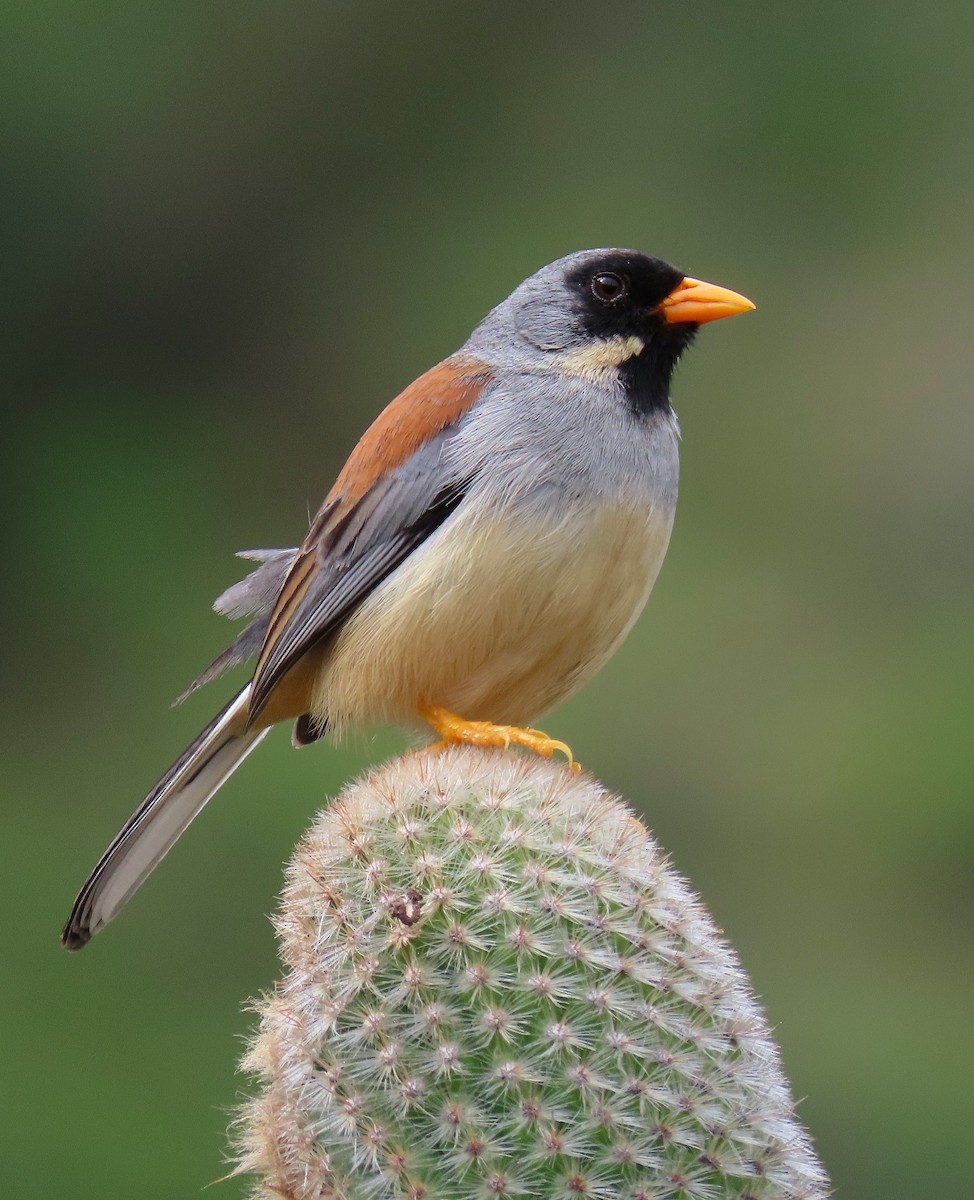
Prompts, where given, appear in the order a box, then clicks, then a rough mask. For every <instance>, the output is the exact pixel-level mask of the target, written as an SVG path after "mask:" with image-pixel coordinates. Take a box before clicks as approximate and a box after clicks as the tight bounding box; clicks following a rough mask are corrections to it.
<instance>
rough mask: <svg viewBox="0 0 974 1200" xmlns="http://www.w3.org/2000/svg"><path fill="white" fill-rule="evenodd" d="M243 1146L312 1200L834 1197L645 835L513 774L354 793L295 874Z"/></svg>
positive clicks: (415, 772) (316, 830) (258, 1190)
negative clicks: (279, 978) (281, 974)
mask: <svg viewBox="0 0 974 1200" xmlns="http://www.w3.org/2000/svg"><path fill="white" fill-rule="evenodd" d="M276 923H277V928H278V931H279V935H280V938H281V944H282V953H283V957H284V960H285V964H286V967H287V974H286V977H285V979H284V980H283V982H282V983H281V984H280V985H279V986H278V988H277V990H276V991H275V992H274V993H273V994H272V995H270V996H269V997H267V998H265V1000H264V1001H263V1002H262V1004H261V1009H260V1011H261V1019H260V1028H259V1031H258V1033H257V1034H256V1036H255V1038H254V1040H253V1043H252V1045H251V1047H250V1049H249V1052H248V1054H247V1056H246V1059H245V1061H244V1064H243V1065H244V1068H245V1069H246V1070H247V1071H249V1072H252V1073H254V1074H256V1075H257V1076H258V1077H259V1080H260V1082H261V1090H260V1092H259V1094H258V1095H257V1096H256V1097H255V1098H254V1099H252V1100H251V1101H250V1102H249V1103H248V1104H247V1106H246V1108H245V1109H244V1110H243V1111H242V1113H241V1116H240V1119H239V1123H238V1130H237V1141H238V1149H239V1158H238V1171H241V1172H247V1173H251V1174H253V1175H254V1176H255V1177H256V1182H255V1191H254V1195H255V1196H259V1197H265V1198H267V1200H270V1198H271V1197H275V1198H277V1200H280V1198H281V1197H289V1198H293V1200H312V1198H318V1197H329V1198H333V1200H344V1198H346V1197H347V1198H349V1200H359V1198H361V1200H448V1198H449V1200H466V1198H467V1197H470V1198H473V1197H479V1198H485V1200H486V1198H493V1197H496V1198H498V1200H501V1198H503V1197H541V1198H545V1200H547V1198H548V1197H551V1198H552V1200H554V1198H556V1197H558V1198H564V1200H718V1198H722V1197H734V1198H736V1200H820V1198H822V1197H825V1196H826V1195H827V1194H828V1191H827V1184H826V1180H825V1176H824V1174H823V1172H822V1169H821V1167H820V1166H819V1164H818V1162H817V1160H816V1158H815V1156H814V1154H813V1152H812V1150H811V1147H810V1145H809V1142H808V1139H807V1137H806V1136H805V1134H804V1133H803V1131H802V1129H801V1128H800V1126H799V1125H798V1124H797V1122H796V1120H795V1118H794V1114H793V1106H792V1101H791V1098H790V1095H789V1090H788V1086H787V1083H786V1082H785V1079H784V1077H783V1076H782V1074H781V1070H780V1067H779V1064H778V1056H777V1052H776V1050H775V1048H774V1046H773V1044H772V1042H771V1040H770V1038H769V1035H768V1031H767V1028H766V1025H765V1022H764V1020H763V1017H762V1015H761V1012H760V1010H759V1008H758V1006H757V1005H756V1003H755V1001H754V999H753V998H752V996H751V994H750V992H749V990H748V987H747V983H746V980H745V978H744V976H743V974H742V972H741V970H740V968H739V966H738V964H737V962H736V959H735V957H734V955H733V953H732V952H731V951H730V950H729V949H728V947H727V946H726V945H725V944H724V943H723V942H722V941H721V939H720V937H719V935H718V933H717V931H716V929H715V928H714V925H713V923H712V922H711V920H710V919H709V917H708V916H707V915H706V913H705V912H704V910H703V908H702V907H701V905H700V902H699V901H698V900H697V899H696V898H695V897H694V895H693V894H692V893H691V892H690V891H689V889H688V888H687V886H686V884H685V883H684V882H683V881H682V880H681V879H680V878H679V876H678V875H677V874H676V873H675V872H674V871H673V870H672V869H671V868H670V867H669V866H668V865H667V864H666V863H665V861H664V860H663V858H662V856H661V854H660V852H659V850H658V849H657V847H656V846H655V844H654V843H653V841H652V840H651V838H650V837H649V835H648V834H647V832H646V830H645V829H644V828H643V827H642V826H641V825H640V824H639V823H638V822H637V821H636V820H635V818H634V817H633V816H632V814H631V813H630V812H629V810H628V809H627V808H626V807H625V806H624V805H623V804H622V803H621V802H620V801H619V800H618V799H616V798H614V797H612V796H610V795H608V794H607V793H606V792H605V791H604V790H603V789H602V788H601V787H600V786H599V785H598V784H597V783H596V782H594V781H592V780H590V779H586V778H584V777H576V776H573V775H571V774H570V772H569V771H568V770H566V769H565V768H564V767H563V766H560V765H557V764H554V763H550V762H543V761H541V760H539V759H534V758H526V757H517V758H515V757H513V756H509V755H505V754H502V753H497V752H481V751H477V750H470V749H453V750H449V751H447V752H445V753H443V754H441V755H439V756H430V755H427V754H420V755H414V756H411V757H408V758H405V759H401V760H399V761H398V762H394V763H392V764H389V765H387V766H385V767H383V768H380V769H378V770H376V771H374V772H372V773H371V774H370V775H369V776H367V777H366V778H365V779H364V780H362V781H360V782H358V783H355V784H352V785H351V786H350V787H348V788H347V789H346V790H345V792H344V793H343V795H342V796H341V797H340V798H339V800H338V801H336V802H335V803H334V804H333V805H332V806H331V807H330V808H328V809H327V810H325V811H324V812H323V813H322V814H320V815H319V817H318V819H317V821H316V822H315V825H314V827H313V828H312V829H311V831H310V832H309V833H308V834H307V836H306V837H305V839H304V841H303V843H302V844H301V845H300V846H299V848H298V850H297V852H296V854H295V856H294V859H293V861H292V862H291V864H290V867H289V869H288V878H287V885H286V888H285V891H284V895H283V900H282V903H281V907H280V912H279V915H278V917H277V922H276Z"/></svg>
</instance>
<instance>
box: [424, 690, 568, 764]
mask: <svg viewBox="0 0 974 1200" xmlns="http://www.w3.org/2000/svg"><path fill="white" fill-rule="evenodd" d="M416 711H417V712H418V713H419V715H420V716H421V717H422V718H423V720H424V721H426V722H428V723H429V724H430V725H432V726H433V728H434V729H435V730H436V732H437V733H438V734H439V735H440V737H441V738H442V739H443V744H444V745H448V744H449V743H450V742H463V743H465V744H466V745H468V746H503V747H504V749H505V750H507V749H509V748H510V747H511V746H524V748H525V749H526V750H533V751H534V752H535V754H540V755H541V757H542V758H551V756H552V754H554V752H555V751H556V750H560V751H561V753H562V754H564V756H565V757H566V758H567V759H568V766H569V767H570V768H571V770H573V771H575V772H578V771H580V770H581V767H580V766H579V764H578V763H577V762H576V761H575V759H574V757H573V755H572V752H571V750H570V749H569V747H568V746H567V745H566V744H565V743H564V742H556V741H555V740H554V739H553V738H550V737H548V735H547V734H546V733H542V732H541V730H540V729H521V728H520V727H519V726H517V725H492V724H491V723H490V721H465V720H464V719H463V717H458V716H457V715H456V713H451V712H449V711H448V710H447V709H445V708H440V706H439V705H438V704H427V703H426V702H425V701H422V702H421V703H420V704H418V705H417V708H416Z"/></svg>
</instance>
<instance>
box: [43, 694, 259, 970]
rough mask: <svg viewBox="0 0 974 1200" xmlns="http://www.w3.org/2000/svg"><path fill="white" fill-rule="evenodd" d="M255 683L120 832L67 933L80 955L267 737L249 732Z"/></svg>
mask: <svg viewBox="0 0 974 1200" xmlns="http://www.w3.org/2000/svg"><path fill="white" fill-rule="evenodd" d="M249 698H250V684H247V686H246V687H245V688H244V689H243V691H242V692H240V694H239V695H238V696H236V697H234V699H233V700H231V701H230V703H229V704H228V705H227V706H226V708H224V709H223V710H222V711H221V712H219V713H217V715H216V716H215V717H214V718H213V720H212V721H211V722H210V723H209V725H207V727H206V728H205V729H204V730H203V732H202V733H201V734H200V735H199V737H197V738H196V740H195V741H194V742H193V743H192V744H191V745H189V746H187V747H186V749H185V750H184V751H183V753H182V754H181V755H180V757H179V758H178V759H177V760H176V762H174V763H173V765H172V766H171V767H170V768H169V770H168V771H167V772H166V773H165V775H163V777H162V778H161V779H160V780H159V782H158V783H157V784H156V786H155V787H154V788H153V789H152V791H151V792H150V793H149V794H148V796H146V798H145V799H144V800H143V801H142V803H141V804H140V805H139V807H138V808H137V809H136V810H135V812H134V813H133V814H132V815H131V816H130V817H129V819H128V820H127V821H126V822H125V824H124V825H123V826H122V828H121V829H120V830H119V831H118V833H117V834H116V836H115V838H114V839H113V841H112V843H111V845H110V846H109V847H108V849H107V850H106V851H105V853H104V854H103V855H102V856H101V858H100V859H99V860H98V865H97V866H96V867H95V869H94V870H93V871H92V872H91V874H90V875H89V876H88V880H87V882H86V883H85V885H84V887H83V888H82V889H81V891H80V892H79V893H78V898H77V900H75V902H74V908H72V909H71V916H70V917H68V920H67V924H66V925H65V926H64V930H63V932H62V934H61V941H62V943H63V944H64V945H65V946H67V948H68V949H69V950H80V949H81V947H82V946H84V945H86V944H87V943H88V942H89V941H90V940H91V938H92V937H93V936H94V935H95V934H96V933H97V932H98V931H99V930H100V929H101V928H102V927H103V926H105V925H107V924H108V922H109V921H110V920H112V918H113V917H115V916H116V915H117V914H118V913H119V912H120V911H121V910H122V909H123V908H124V907H125V905H126V904H127V903H128V902H129V900H130V899H131V898H132V896H133V895H134V894H135V892H136V891H137V890H138V888H140V887H141V886H142V884H143V883H144V882H145V880H146V879H147V878H148V877H149V875H150V874H151V873H152V872H153V871H154V870H155V868H156V867H157V866H158V865H159V863H161V862H162V860H163V859H164V858H165V857H166V855H167V854H168V853H169V851H170V850H171V849H172V847H173V846H174V845H175V843H176V841H177V839H178V838H179V836H180V834H181V833H182V832H183V830H184V829H186V827H187V826H188V825H189V824H190V822H191V821H192V820H193V819H194V817H196V815H197V814H198V813H199V812H200V810H201V809H202V808H203V806H204V805H205V804H206V802H207V801H208V800H209V799H210V797H211V796H212V795H213V794H214V793H215V792H216V791H217V790H218V789H219V787H220V785H221V784H222V783H223V782H224V781H225V780H226V779H227V778H229V776H230V775H231V774H233V772H234V771H235V770H236V768H237V767H238V766H239V765H240V763H242V762H243V760H244V759H245V758H246V757H247V755H248V754H249V753H250V752H251V750H253V749H254V747H255V746H256V745H257V743H258V742H259V741H260V740H261V738H263V737H264V735H265V734H266V733H267V730H266V729H259V730H252V729H248V728H247V711H248V701H249Z"/></svg>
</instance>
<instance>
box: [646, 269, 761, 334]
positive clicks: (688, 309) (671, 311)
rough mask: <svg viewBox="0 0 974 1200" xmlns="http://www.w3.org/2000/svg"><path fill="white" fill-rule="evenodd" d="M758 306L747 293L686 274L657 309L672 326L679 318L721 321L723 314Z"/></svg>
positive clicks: (732, 314)
mask: <svg viewBox="0 0 974 1200" xmlns="http://www.w3.org/2000/svg"><path fill="white" fill-rule="evenodd" d="M755 307H756V306H755V305H754V304H752V303H751V301H750V300H748V298H747V297H746V296H741V295H739V294H738V293H737V292H732V291H731V290H730V289H729V288H722V287H717V285H716V284H715V283H704V282H703V280H701V279H690V278H689V277H687V278H686V279H684V281H683V282H682V283H678V284H677V285H676V287H675V288H674V289H673V291H672V292H670V294H669V295H668V296H667V297H666V299H665V300H664V301H663V303H662V304H661V305H660V306H659V308H658V309H657V310H656V311H657V312H658V313H659V314H660V315H661V316H662V318H663V320H664V321H666V322H667V324H670V325H675V324H677V323H679V322H680V321H692V322H693V323H694V324H695V325H703V324H704V323H705V322H707V321H719V320H720V318H721V317H733V316H736V314H737V313H745V312H750V311H751V310H752V309H753V308H755Z"/></svg>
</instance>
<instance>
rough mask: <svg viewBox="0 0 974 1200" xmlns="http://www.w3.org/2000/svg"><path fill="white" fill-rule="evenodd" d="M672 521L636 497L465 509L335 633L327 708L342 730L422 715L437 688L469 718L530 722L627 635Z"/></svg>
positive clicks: (316, 700)
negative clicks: (564, 510) (553, 513)
mask: <svg viewBox="0 0 974 1200" xmlns="http://www.w3.org/2000/svg"><path fill="white" fill-rule="evenodd" d="M672 524H673V514H672V512H671V511H667V512H660V511H655V512H654V511H647V509H646V507H645V505H642V506H639V505H635V504H634V505H627V504H624V503H616V504H606V503H602V504H599V505H598V506H597V507H596V506H593V507H591V508H590V509H588V510H587V511H585V510H583V511H581V512H576V513H575V514H573V516H572V517H571V518H565V517H558V518H548V519H547V520H545V521H542V522H539V521H538V520H537V519H525V518H521V519H518V518H512V517H509V518H507V519H504V520H497V519H496V518H495V519H491V520H485V519H484V518H483V517H481V516H479V515H476V513H474V512H472V513H470V514H463V515H462V516H461V515H460V514H457V519H455V520H452V521H451V522H449V524H448V525H447V526H444V527H443V528H442V529H440V530H439V531H438V532H437V533H436V534H434V535H433V537H432V538H431V539H430V540H429V542H428V543H427V544H426V545H425V546H424V547H423V549H422V550H421V551H419V552H418V553H416V554H414V555H413V556H412V557H411V558H410V559H408V560H407V562H406V563H404V564H403V565H402V566H401V567H400V568H399V569H398V570H397V571H396V572H395V573H394V574H393V575H391V576H390V577H389V578H388V579H387V580H386V581H385V582H384V583H383V584H381V585H380V586H379V587H378V588H377V589H376V590H375V592H373V593H372V595H371V596H370V597H369V598H368V599H367V600H366V601H365V602H364V603H363V604H362V606H361V607H360V608H359V609H358V610H356V612H355V613H354V614H353V615H352V616H351V617H350V618H349V620H348V621H347V622H346V624H345V625H344V627H343V628H342V630H341V632H340V633H339V634H338V635H337V637H336V638H335V640H334V641H333V642H332V643H331V645H330V647H329V650H328V652H327V654H326V655H325V658H324V660H323V662H322V667H321V670H320V671H319V674H318V676H317V679H316V682H315V685H314V689H313V693H312V711H313V713H314V715H315V717H316V718H318V719H319V720H324V721H327V723H328V726H329V728H330V729H331V730H333V731H335V732H340V731H341V730H342V729H343V728H345V727H347V726H349V725H354V726H359V725H368V724H377V723H383V724H384V723H396V724H413V723H415V722H416V720H417V718H416V705H417V703H419V702H420V701H427V702H429V703H432V704H436V705H440V706H442V707H444V708H447V709H449V710H450V711H452V712H455V713H457V714H458V715H460V716H462V717H464V718H466V719H467V720H485V721H493V722H495V723H498V724H510V725H526V724H529V723H530V722H532V721H534V720H536V719H537V718H538V717H539V716H540V715H541V714H542V713H544V712H545V711H546V710H547V709H549V708H551V707H552V705H554V704H556V703H557V702H558V701H559V700H563V699H564V698H565V697H566V696H568V695H570V694H571V693H572V692H574V691H575V690H577V689H578V688H579V687H581V686H582V684H584V683H585V682H586V681H587V680H588V679H590V678H591V677H592V675H594V674H595V673H596V671H598V669H599V668H600V667H601V666H602V665H603V664H604V663H605V661H606V660H607V659H608V658H609V657H610V656H611V654H612V653H613V651H614V650H615V649H616V647H617V646H618V645H619V643H620V642H621V641H622V639H623V638H624V637H625V635H626V633H627V632H628V631H629V628H630V626H631V625H632V623H633V621H634V620H635V619H636V617H637V616H638V615H639V613H640V611H641V609H642V607H643V605H644V604H645V602H646V599H647V597H648V596H649V593H650V590H651V589H652V586H653V583H654V581H655V579H656V575H657V573H658V571H659V568H660V565H661V563H662V561H663V556H664V554H665V553H666V546H667V543H668V541H669V536H670V530H671V527H672Z"/></svg>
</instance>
